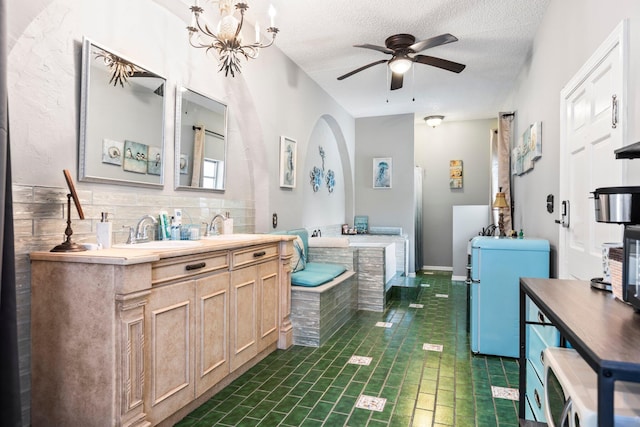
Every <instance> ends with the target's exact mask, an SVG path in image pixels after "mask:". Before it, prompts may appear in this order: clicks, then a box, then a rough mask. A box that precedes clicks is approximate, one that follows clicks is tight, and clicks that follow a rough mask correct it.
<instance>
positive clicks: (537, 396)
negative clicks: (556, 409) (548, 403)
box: [533, 389, 542, 409]
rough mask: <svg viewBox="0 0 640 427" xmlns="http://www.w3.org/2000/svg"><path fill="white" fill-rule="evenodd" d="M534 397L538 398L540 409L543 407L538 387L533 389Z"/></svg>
mask: <svg viewBox="0 0 640 427" xmlns="http://www.w3.org/2000/svg"><path fill="white" fill-rule="evenodd" d="M533 397H534V399H535V400H536V405H537V406H538V409H541V408H542V401H541V400H540V393H538V389H535V390H533Z"/></svg>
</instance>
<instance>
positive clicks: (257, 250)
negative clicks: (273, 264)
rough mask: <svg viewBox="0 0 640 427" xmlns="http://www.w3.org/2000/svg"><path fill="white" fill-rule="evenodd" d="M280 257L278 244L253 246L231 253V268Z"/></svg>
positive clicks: (234, 268)
mask: <svg viewBox="0 0 640 427" xmlns="http://www.w3.org/2000/svg"><path fill="white" fill-rule="evenodd" d="M277 257H278V245H264V246H253V247H250V248H243V249H239V250H237V251H233V252H232V253H231V269H232V270H236V269H238V268H242V267H247V266H249V265H251V264H255V263H257V262H261V261H264V260H267V259H273V258H277Z"/></svg>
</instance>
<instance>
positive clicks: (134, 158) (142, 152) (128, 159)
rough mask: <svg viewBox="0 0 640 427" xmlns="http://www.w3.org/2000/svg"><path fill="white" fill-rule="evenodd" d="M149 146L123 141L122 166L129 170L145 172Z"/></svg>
mask: <svg viewBox="0 0 640 427" xmlns="http://www.w3.org/2000/svg"><path fill="white" fill-rule="evenodd" d="M148 157H149V146H148V145H146V144H141V143H139V142H135V141H129V140H125V141H124V159H123V161H122V168H123V169H124V170H126V171H129V172H135V173H145V174H146V173H147V158H148Z"/></svg>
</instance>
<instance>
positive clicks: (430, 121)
mask: <svg viewBox="0 0 640 427" xmlns="http://www.w3.org/2000/svg"><path fill="white" fill-rule="evenodd" d="M442 119H444V116H427V117H425V118H424V121H425V122H426V123H427V126H431V127H432V128H434V127H436V126H438V125H439V124H440V123H442Z"/></svg>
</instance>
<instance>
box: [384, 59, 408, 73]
mask: <svg viewBox="0 0 640 427" xmlns="http://www.w3.org/2000/svg"><path fill="white" fill-rule="evenodd" d="M411 64H412V61H411V60H410V59H409V58H407V57H406V56H400V57H395V58H393V59H392V60H391V61H389V68H391V71H393V72H394V73H398V74H404V73H406V72H407V71H409V68H411Z"/></svg>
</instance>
